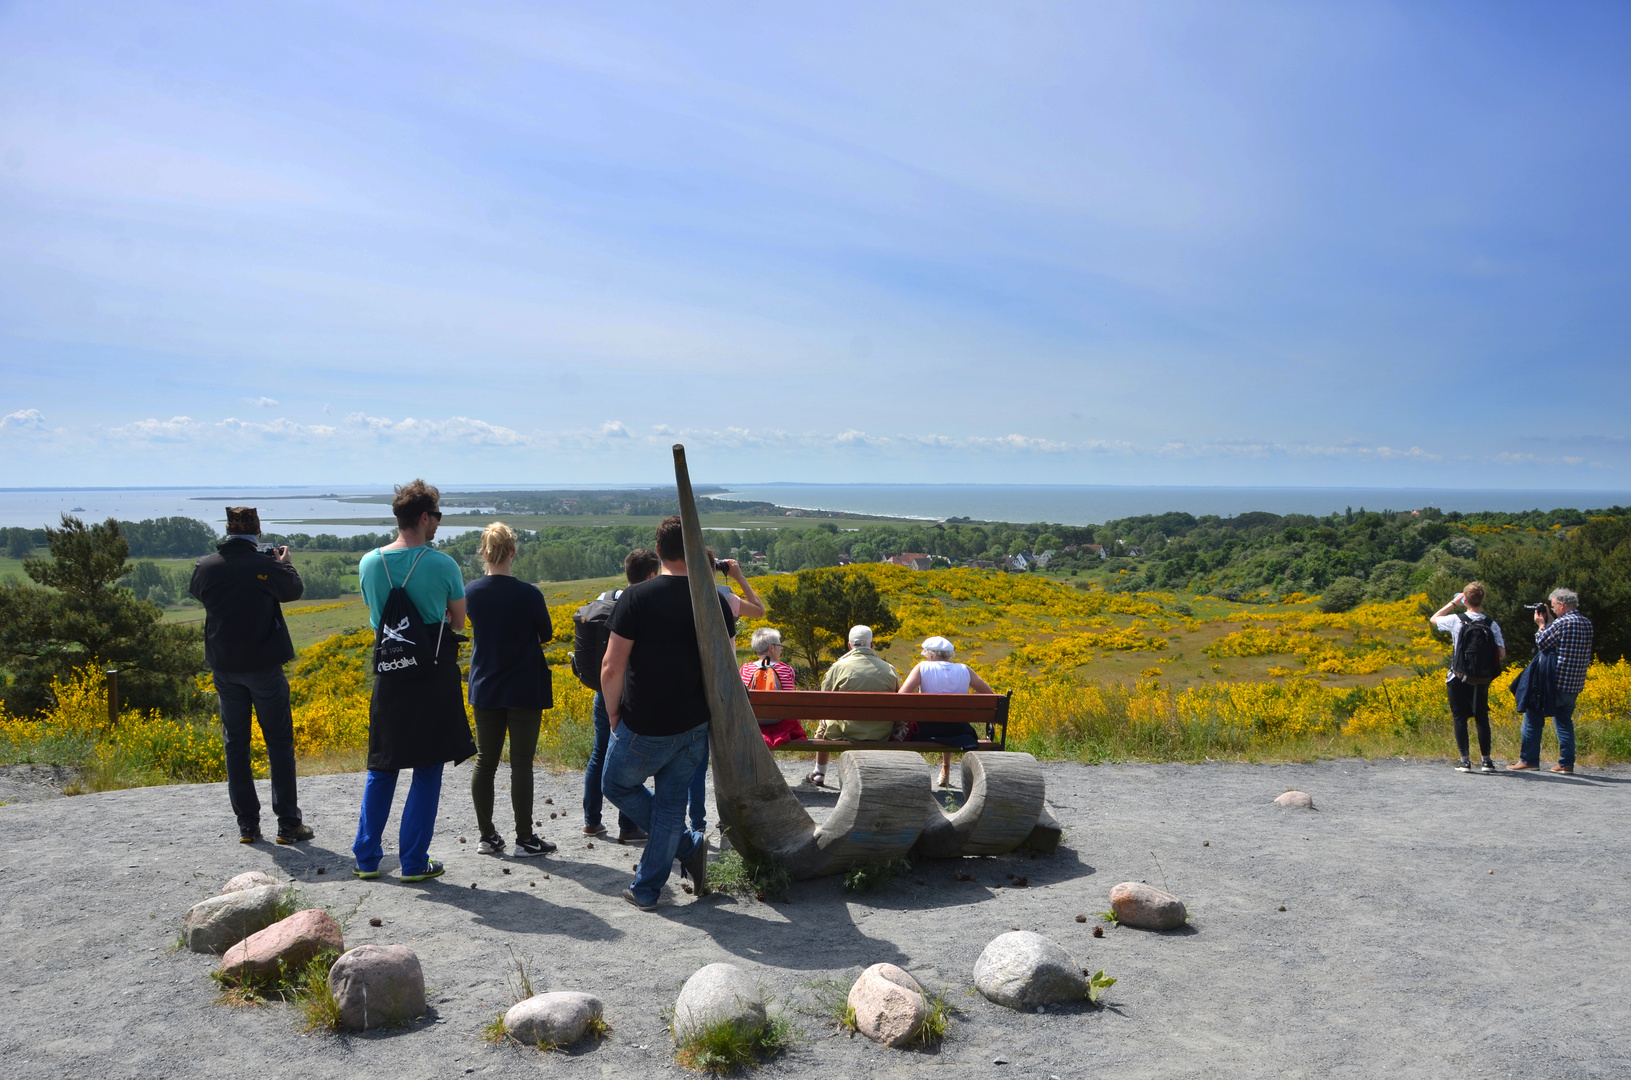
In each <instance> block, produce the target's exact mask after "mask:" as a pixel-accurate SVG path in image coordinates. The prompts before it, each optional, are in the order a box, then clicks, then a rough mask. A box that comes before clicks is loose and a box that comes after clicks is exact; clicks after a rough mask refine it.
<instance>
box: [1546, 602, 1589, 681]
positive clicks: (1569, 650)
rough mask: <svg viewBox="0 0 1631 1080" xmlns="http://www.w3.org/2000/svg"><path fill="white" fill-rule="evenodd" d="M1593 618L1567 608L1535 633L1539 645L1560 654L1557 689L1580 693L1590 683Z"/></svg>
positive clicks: (1555, 654) (1552, 652)
mask: <svg viewBox="0 0 1631 1080" xmlns="http://www.w3.org/2000/svg"><path fill="white" fill-rule="evenodd" d="M1591 637H1592V629H1591V620H1590V619H1588V618H1586V617H1585V616H1584V615H1582V614H1580V613H1579V612H1578V611H1565V612H1564V613H1563V614H1562V615H1559V616H1558V617H1557V618H1556V619H1554V620H1552V624H1551V625H1550V626H1548V627H1546V628H1545V629H1544V630H1541V631H1539V632H1537V633H1536V634H1535V648H1536V649H1538V650H1539V651H1541V652H1545V653H1551V654H1553V655H1554V656H1556V657H1557V692H1558V693H1560V694H1578V693H1579V692H1580V691H1581V690H1582V689H1584V687H1585V685H1586V668H1588V667H1590V666H1591Z"/></svg>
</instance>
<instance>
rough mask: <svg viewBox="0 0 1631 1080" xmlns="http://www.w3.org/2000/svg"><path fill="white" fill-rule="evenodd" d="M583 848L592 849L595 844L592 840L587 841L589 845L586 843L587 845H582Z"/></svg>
mask: <svg viewBox="0 0 1631 1080" xmlns="http://www.w3.org/2000/svg"><path fill="white" fill-rule="evenodd" d="M583 846H584V847H594V846H595V842H594V841H593V840H591V841H589V843H587V844H585V845H583Z"/></svg>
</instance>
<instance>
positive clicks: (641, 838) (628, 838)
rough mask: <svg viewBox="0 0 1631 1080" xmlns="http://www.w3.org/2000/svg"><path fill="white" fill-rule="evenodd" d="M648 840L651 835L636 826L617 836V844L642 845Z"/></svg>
mask: <svg viewBox="0 0 1631 1080" xmlns="http://www.w3.org/2000/svg"><path fill="white" fill-rule="evenodd" d="M650 839H651V834H650V833H648V832H646V830H644V829H642V828H640V826H638V825H636V826H635V827H634V828H632V829H630V830H629V831H628V832H620V833H618V834H617V842H618V843H619V844H643V843H645V842H646V841H647V840H650Z"/></svg>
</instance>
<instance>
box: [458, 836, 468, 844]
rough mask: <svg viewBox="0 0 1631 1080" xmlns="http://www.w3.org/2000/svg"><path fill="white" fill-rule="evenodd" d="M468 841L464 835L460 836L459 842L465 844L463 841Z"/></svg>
mask: <svg viewBox="0 0 1631 1080" xmlns="http://www.w3.org/2000/svg"><path fill="white" fill-rule="evenodd" d="M466 842H467V841H466V840H465V838H464V837H462V836H461V837H459V843H461V844H463V843H466Z"/></svg>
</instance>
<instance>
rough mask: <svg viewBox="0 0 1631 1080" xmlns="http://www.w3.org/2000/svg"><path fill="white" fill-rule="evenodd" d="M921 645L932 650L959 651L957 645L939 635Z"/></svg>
mask: <svg viewBox="0 0 1631 1080" xmlns="http://www.w3.org/2000/svg"><path fill="white" fill-rule="evenodd" d="M921 647H922V648H925V649H928V650H929V651H930V652H944V653H954V652H956V651H957V646H955V645H953V644H952V643H951V642H950V641H948V640H947V639H945V638H943V637H940V636H939V635H936V636H934V637H932V638H928V639H926V640H925V641H924V642H923V645H922V646H921Z"/></svg>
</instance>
